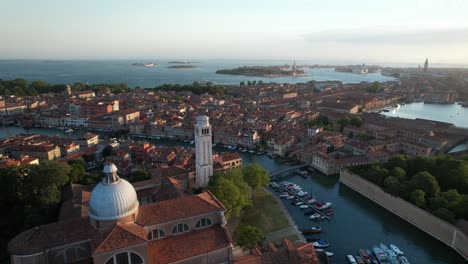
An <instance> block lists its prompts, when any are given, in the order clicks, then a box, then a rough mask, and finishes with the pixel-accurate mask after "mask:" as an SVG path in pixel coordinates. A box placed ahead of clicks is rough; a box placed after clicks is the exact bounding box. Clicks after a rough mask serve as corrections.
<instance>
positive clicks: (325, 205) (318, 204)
mask: <svg viewBox="0 0 468 264" xmlns="http://www.w3.org/2000/svg"><path fill="white" fill-rule="evenodd" d="M331 205H332V203H330V202H326V203H324V202H315V208H317V209H318V210H323V209H327V208H329V207H330V206H331Z"/></svg>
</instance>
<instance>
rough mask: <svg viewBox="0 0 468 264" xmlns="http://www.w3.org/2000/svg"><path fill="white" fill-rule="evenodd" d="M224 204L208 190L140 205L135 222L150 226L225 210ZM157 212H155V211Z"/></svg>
mask: <svg viewBox="0 0 468 264" xmlns="http://www.w3.org/2000/svg"><path fill="white" fill-rule="evenodd" d="M225 210H226V209H225V208H224V206H223V205H222V204H221V203H220V202H219V201H218V200H217V199H216V198H215V197H214V195H213V194H211V193H210V192H204V193H201V194H197V195H193V196H187V197H180V198H175V199H170V200H165V201H161V202H158V203H152V204H145V205H141V206H140V208H139V213H138V217H137V220H136V222H135V223H137V224H139V225H142V226H151V225H155V224H160V223H166V222H170V221H174V220H177V219H184V218H188V217H191V216H196V215H202V214H207V213H211V212H215V211H225ZM155 212H157V213H155Z"/></svg>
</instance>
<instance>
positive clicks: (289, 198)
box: [286, 195, 294, 200]
mask: <svg viewBox="0 0 468 264" xmlns="http://www.w3.org/2000/svg"><path fill="white" fill-rule="evenodd" d="M292 199H294V196H292V195H289V196H288V197H286V200H292Z"/></svg>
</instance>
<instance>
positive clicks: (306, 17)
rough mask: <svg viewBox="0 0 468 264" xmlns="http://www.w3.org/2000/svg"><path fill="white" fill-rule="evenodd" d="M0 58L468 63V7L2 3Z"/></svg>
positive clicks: (433, 3)
mask: <svg viewBox="0 0 468 264" xmlns="http://www.w3.org/2000/svg"><path fill="white" fill-rule="evenodd" d="M0 10H2V12H1V16H0V36H1V37H0V59H145V58H146V59H158V58H174V59H194V58H195V59H203V58H210V59H213V58H225V59H288V60H292V59H296V60H301V59H304V60H317V61H320V62H327V61H329V62H356V63H362V62H366V63H422V62H423V61H424V60H425V58H426V57H429V58H430V61H431V62H433V63H445V64H468V0H414V1H413V0H385V1H384V0H369V1H366V0H352V1H351V0H343V1H338V0H327V1H323V0H317V1H316V0H281V1H276V0H265V1H260V0H231V1H224V0H190V1H188V0H187V1H183V0H133V1H130V0H129V1H124V0H79V1H78V0H73V1H72V0H55V1H54V0H30V1H27V0H0Z"/></svg>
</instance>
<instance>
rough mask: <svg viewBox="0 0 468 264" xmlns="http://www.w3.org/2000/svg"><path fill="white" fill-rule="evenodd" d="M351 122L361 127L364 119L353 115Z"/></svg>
mask: <svg viewBox="0 0 468 264" xmlns="http://www.w3.org/2000/svg"><path fill="white" fill-rule="evenodd" d="M350 124H351V125H352V126H354V127H361V125H362V119H361V118H360V117H359V116H353V117H351V120H350Z"/></svg>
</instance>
